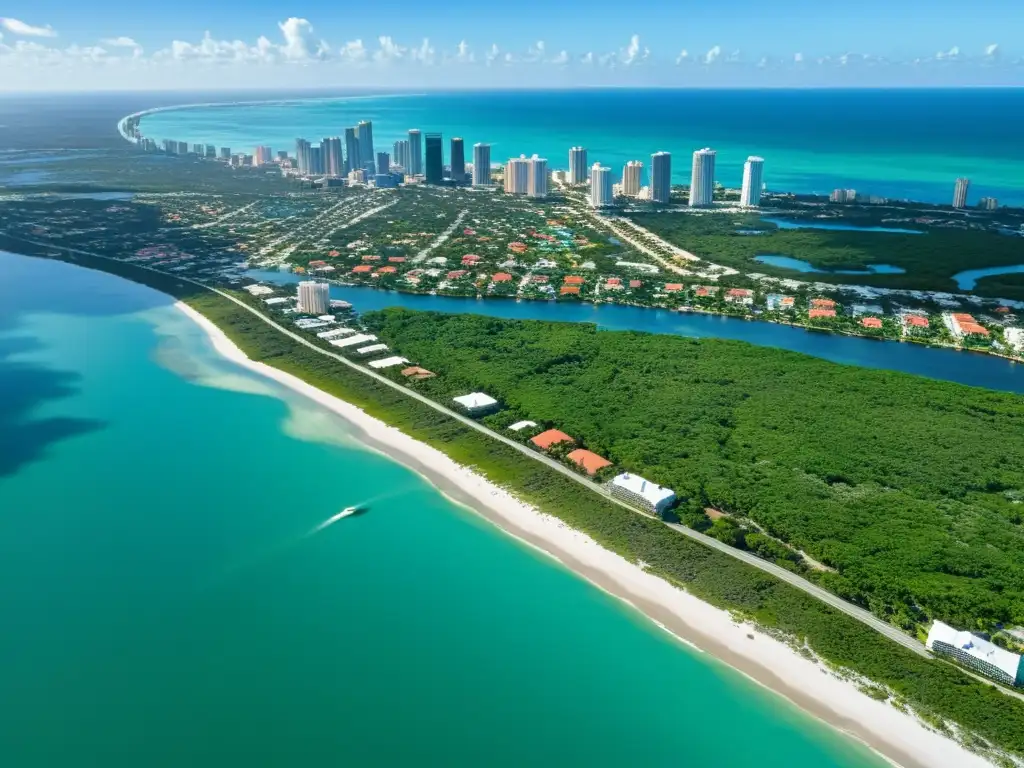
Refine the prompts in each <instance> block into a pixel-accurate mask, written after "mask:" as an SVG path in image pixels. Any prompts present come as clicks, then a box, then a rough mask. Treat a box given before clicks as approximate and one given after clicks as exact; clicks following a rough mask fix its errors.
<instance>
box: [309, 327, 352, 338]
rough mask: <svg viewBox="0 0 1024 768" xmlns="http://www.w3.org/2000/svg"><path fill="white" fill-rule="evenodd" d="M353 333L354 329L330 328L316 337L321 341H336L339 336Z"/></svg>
mask: <svg viewBox="0 0 1024 768" xmlns="http://www.w3.org/2000/svg"><path fill="white" fill-rule="evenodd" d="M355 332H356V331H355V329H354V328H332V329H331V330H329V331H320V333H318V334H317V336H318V337H319V338H321V339H336V338H338V337H339V336H348V335H349V334H352V333H355Z"/></svg>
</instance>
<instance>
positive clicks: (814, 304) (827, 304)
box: [811, 299, 836, 310]
mask: <svg viewBox="0 0 1024 768" xmlns="http://www.w3.org/2000/svg"><path fill="white" fill-rule="evenodd" d="M835 308H836V303H835V302H834V301H832V299H811V309H831V310H834V309H835Z"/></svg>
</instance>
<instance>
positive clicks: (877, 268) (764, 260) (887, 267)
mask: <svg viewBox="0 0 1024 768" xmlns="http://www.w3.org/2000/svg"><path fill="white" fill-rule="evenodd" d="M754 261H756V262H758V263H760V264H767V265H768V266H771V267H779V268H780V269H792V270H793V271H794V272H817V273H819V274H829V275H902V274H904V273H906V270H905V269H902V268H901V267H894V266H893V265H891V264H867V265H865V266H866V269H818V268H817V267H816V266H814V265H813V264H811V263H810V262H809V261H804V260H803V259H794V258H793V257H792V256H781V255H778V254H769V253H765V254H761V255H760V256H755V257H754Z"/></svg>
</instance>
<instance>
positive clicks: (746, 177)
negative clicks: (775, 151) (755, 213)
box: [740, 156, 764, 208]
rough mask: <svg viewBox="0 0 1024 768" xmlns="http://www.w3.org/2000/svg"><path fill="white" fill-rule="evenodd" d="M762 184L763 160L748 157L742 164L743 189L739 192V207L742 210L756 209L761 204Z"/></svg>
mask: <svg viewBox="0 0 1024 768" xmlns="http://www.w3.org/2000/svg"><path fill="white" fill-rule="evenodd" d="M763 183H764V158H763V157H753V156H751V157H748V158H747V162H745V163H744V164H743V189H742V191H741V192H740V205H742V206H743V207H744V208H756V207H757V206H759V205H760V204H761V185H762V184H763Z"/></svg>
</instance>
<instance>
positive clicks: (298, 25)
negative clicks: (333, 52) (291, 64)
mask: <svg viewBox="0 0 1024 768" xmlns="http://www.w3.org/2000/svg"><path fill="white" fill-rule="evenodd" d="M277 26H278V29H280V30H281V34H282V35H283V36H284V45H282V46H281V54H282V55H283V56H284V57H285V58H286V59H288V60H289V61H309V60H310V59H323V58H326V57H327V50H328V49H327V45H326V44H325V43H324V42H323V41H322V40H319V41H318V40H316V39H315V38H314V37H313V25H312V24H310V23H309V22H308V21H307V20H306V19H300V18H296V17H295V16H292V17H290V18H289V19H287V20H286V21H282V22H280V23H279V24H278V25H277Z"/></svg>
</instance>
